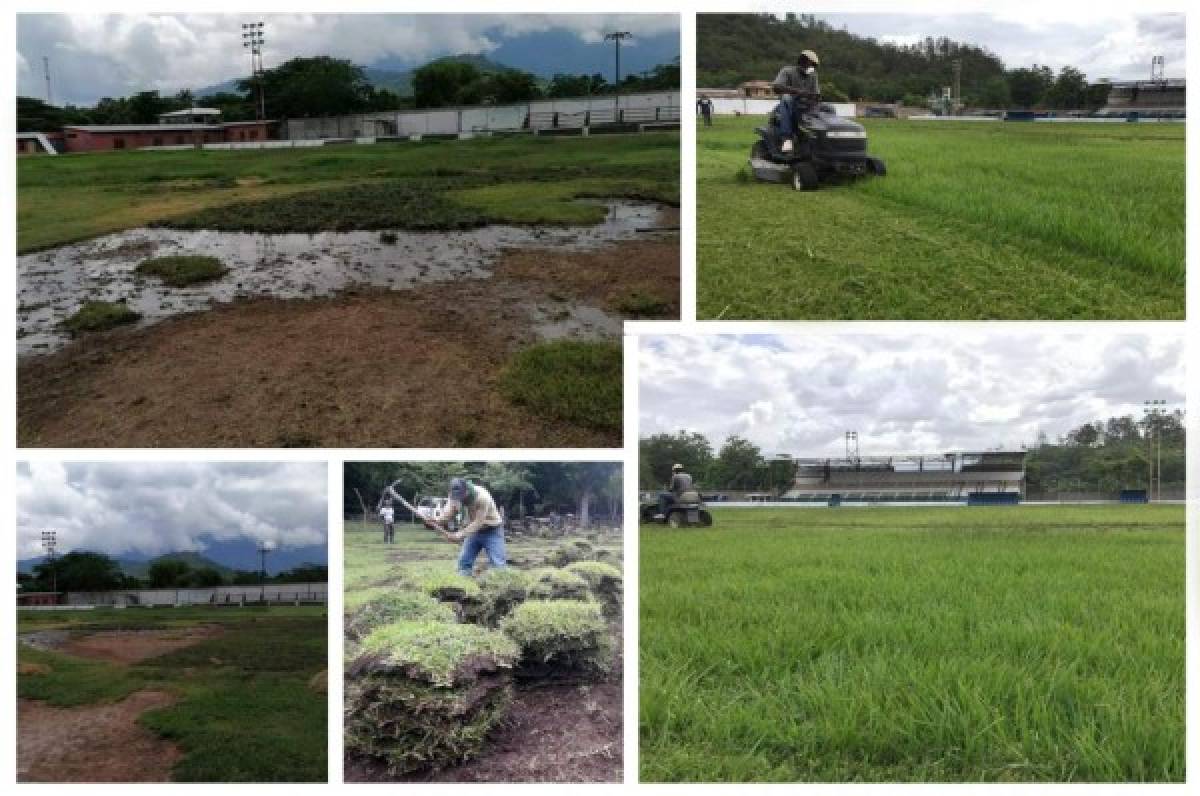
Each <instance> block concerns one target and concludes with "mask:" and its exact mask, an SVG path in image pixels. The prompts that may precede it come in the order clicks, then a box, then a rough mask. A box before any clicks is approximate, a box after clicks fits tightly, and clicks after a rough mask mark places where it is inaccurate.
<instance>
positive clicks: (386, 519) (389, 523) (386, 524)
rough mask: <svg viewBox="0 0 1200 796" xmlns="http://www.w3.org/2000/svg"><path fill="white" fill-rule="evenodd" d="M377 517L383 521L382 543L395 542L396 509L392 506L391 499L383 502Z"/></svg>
mask: <svg viewBox="0 0 1200 796" xmlns="http://www.w3.org/2000/svg"><path fill="white" fill-rule="evenodd" d="M379 516H380V517H381V518H382V519H383V543H384V544H391V543H392V542H394V541H396V509H395V508H394V507H393V506H392V499H391V498H388V499H387V500H385V501H383V507H382V508H380V509H379Z"/></svg>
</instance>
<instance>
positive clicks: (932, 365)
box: [638, 330, 1184, 456]
mask: <svg viewBox="0 0 1200 796" xmlns="http://www.w3.org/2000/svg"><path fill="white" fill-rule="evenodd" d="M638 367H639V379H640V381H639V407H640V426H639V434H640V435H642V436H646V435H649V434H654V433H659V432H674V431H678V430H680V429H687V430H689V431H698V432H700V433H703V434H705V435H706V436H707V437H708V438H709V440H710V442H712V443H713V444H714V445H720V443H721V442H722V441H724V439H725V438H726V437H728V436H730V435H734V434H737V435H739V436H743V437H746V438H748V439H750V440H751V441H752V442H754V443H755V444H756V445H758V446H759V447H760V448H762V449H763V450H764V452H765V453H768V454H774V453H790V454H793V455H797V456H807V455H812V456H816V455H835V454H837V453H840V452H841V451H842V450H843V434H844V432H845V431H848V430H852V431H858V432H859V435H860V440H861V443H860V445H861V450H862V452H863V453H864V454H868V453H870V454H880V455H884V454H897V453H938V452H943V451H947V450H953V449H968V448H992V447H997V446H1004V447H1019V446H1020V445H1022V444H1030V443H1033V442H1034V441H1035V440H1036V439H1037V435H1038V433H1039V432H1045V433H1046V434H1048V435H1049V436H1050V437H1051V438H1054V437H1056V436H1057V435H1060V434H1063V433H1066V432H1067V431H1069V430H1071V429H1073V428H1076V427H1078V426H1079V425H1081V424H1082V423H1085V422H1090V421H1094V420H1098V419H1103V418H1107V417H1110V416H1119V415H1125V414H1132V415H1134V416H1137V417H1140V416H1141V410H1142V401H1144V400H1146V399H1151V398H1162V399H1165V400H1167V401H1169V402H1171V403H1172V404H1174V405H1175V406H1177V407H1179V408H1182V406H1183V400H1184V363H1183V340H1182V337H1181V336H1180V334H1177V333H1169V332H1156V333H1155V334H1153V335H1144V334H1137V335H1118V334H1112V333H1107V332H1094V333H1091V334H1089V335H1086V336H1082V335H1078V334H1070V335H1066V334H1053V333H1044V334H1040V335H1033V334H1028V333H1023V332H1010V331H993V332H988V333H983V332H979V331H971V332H965V331H961V330H960V331H956V332H954V334H953V335H949V334H947V335H940V336H929V335H874V334H872V335H867V334H842V335H827V334H826V335H811V334H803V335H801V334H796V335H786V336H771V337H734V336H727V335H724V336H723V335H704V336H692V335H664V336H648V337H643V338H642V340H641V345H640V348H639V351H638Z"/></svg>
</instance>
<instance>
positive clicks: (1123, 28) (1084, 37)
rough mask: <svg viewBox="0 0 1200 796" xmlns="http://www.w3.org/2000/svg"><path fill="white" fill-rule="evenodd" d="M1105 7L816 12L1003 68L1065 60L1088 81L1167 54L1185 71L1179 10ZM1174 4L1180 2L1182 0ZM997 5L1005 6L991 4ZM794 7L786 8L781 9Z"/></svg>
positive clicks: (1171, 70)
mask: <svg viewBox="0 0 1200 796" xmlns="http://www.w3.org/2000/svg"><path fill="white" fill-rule="evenodd" d="M1139 5H1140V4H1138V3H1129V4H1127V5H1126V6H1125V8H1126V9H1129V10H1126V11H1115V12H1114V11H1111V10H1106V9H1104V8H1103V7H1101V8H1098V9H1094V10H1092V11H1091V12H1090V13H1086V14H1081V13H1080V12H1079V9H1078V8H1077V7H1076V6H1075V5H1073V4H1061V5H1060V4H1056V3H1043V4H1041V5H1040V6H1034V7H1030V6H1027V5H1016V4H1013V5H1012V6H1011V10H1000V11H994V12H991V13H987V14H954V13H951V14H886V13H883V14H880V13H871V14H865V13H860V14H817V16H818V17H820V18H822V19H825V20H826V21H828V22H829V23H830V24H831V25H833V26H834V27H838V28H840V27H843V26H844V27H845V28H846V29H847V30H849V31H850V32H851V33H856V34H858V35H861V36H872V37H874V38H876V39H880V40H883V41H890V42H894V43H896V44H912V43H914V42H917V41H920V40H921V39H924V38H925V37H926V36H933V37H935V38H936V37H938V36H947V37H949V38H951V39H954V40H956V41H963V42H971V43H974V44H978V45H982V46H984V47H986V48H987V49H989V50H991V51H992V52H993V53H995V54H996V55H998V56H1000V58H1001V59H1003V61H1004V63H1005V65H1006V66H1008V67H1009V68H1014V67H1023V66H1024V67H1027V66H1032V65H1033V64H1041V65H1047V66H1050V67H1052V68H1053V69H1054V70H1055V71H1058V70H1059V69H1060V68H1062V67H1063V66H1066V65H1071V66H1074V67H1075V68H1076V69H1080V70H1082V71H1083V72H1084V74H1086V75H1087V76H1088V77H1089V78H1090V79H1092V80H1099V79H1100V78H1112V79H1123V80H1129V79H1140V80H1145V79H1148V78H1149V77H1150V59H1151V58H1152V57H1153V56H1155V55H1162V56H1165V58H1166V66H1167V76H1168V77H1183V76H1184V72H1185V67H1186V61H1185V46H1184V30H1185V25H1184V15H1183V14H1173V13H1146V12H1143V13H1136V12H1135V11H1134V9H1137V8H1139ZM1179 5H1183V4H1182V3H1180V4H1179ZM996 6H997V7H999V8H1001V9H1003V8H1005V6H1004V5H1003V4H996ZM790 10H794V9H792V8H788V9H784V11H790Z"/></svg>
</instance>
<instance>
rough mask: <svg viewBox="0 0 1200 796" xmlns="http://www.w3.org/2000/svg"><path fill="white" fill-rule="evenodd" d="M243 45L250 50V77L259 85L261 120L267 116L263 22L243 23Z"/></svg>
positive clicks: (258, 111) (258, 112) (259, 113)
mask: <svg viewBox="0 0 1200 796" xmlns="http://www.w3.org/2000/svg"><path fill="white" fill-rule="evenodd" d="M242 47H244V48H245V49H247V50H249V51H250V77H251V79H252V80H254V82H255V84H256V85H257V86H258V108H257V109H256V110H257V115H258V118H259V119H260V120H262V119H265V118H267V100H266V97H265V95H264V94H263V62H262V48H263V23H261V22H243V23H242Z"/></svg>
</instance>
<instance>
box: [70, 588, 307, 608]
mask: <svg viewBox="0 0 1200 796" xmlns="http://www.w3.org/2000/svg"><path fill="white" fill-rule="evenodd" d="M264 593H265V596H266V600H267V602H270V603H280V604H287V603H296V602H303V603H313V602H318V603H326V602H328V601H329V584H328V583H267V584H265V585H263V586H216V587H213V588H208V589H121V590H117V591H103V592H80V591H72V592H67V598H66V601H67V605H70V606H86V605H113V606H147V605H160V606H161V605H240V604H242V603H252V602H253V603H256V602H259V600H260V599H261V598H262V597H263V596H264Z"/></svg>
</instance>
